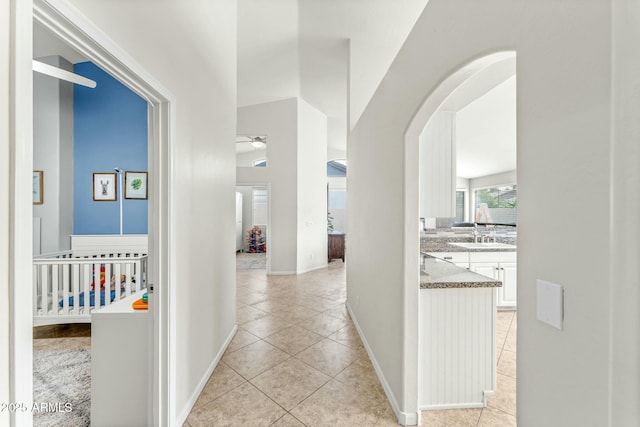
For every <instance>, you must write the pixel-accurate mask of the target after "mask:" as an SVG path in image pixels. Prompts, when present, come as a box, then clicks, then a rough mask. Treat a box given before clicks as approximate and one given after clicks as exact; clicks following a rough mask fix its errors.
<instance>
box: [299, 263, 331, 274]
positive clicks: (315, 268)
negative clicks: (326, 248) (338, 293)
mask: <svg viewBox="0 0 640 427" xmlns="http://www.w3.org/2000/svg"><path fill="white" fill-rule="evenodd" d="M328 266H329V264H323V265H318V266H316V267H311V268H305V269H302V270H298V272H297V273H296V274H304V273H309V272H310V271H316V270H321V269H323V268H327V267H328Z"/></svg>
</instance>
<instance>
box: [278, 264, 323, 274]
mask: <svg viewBox="0 0 640 427" xmlns="http://www.w3.org/2000/svg"><path fill="white" fill-rule="evenodd" d="M327 265H328V264H322V265H318V266H316V267H311V268H305V269H303V270H296V271H282V270H281V271H267V276H295V275H297V274H304V273H309V272H310V271H315V270H320V269H322V268H326V267H327Z"/></svg>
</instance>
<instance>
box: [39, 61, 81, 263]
mask: <svg viewBox="0 0 640 427" xmlns="http://www.w3.org/2000/svg"><path fill="white" fill-rule="evenodd" d="M39 60H40V61H42V62H45V63H47V64H50V65H53V66H56V67H59V68H63V69H65V70H69V71H73V65H72V64H71V63H70V62H69V61H67V60H66V59H64V58H62V57H60V56H53V57H46V58H39ZM33 168H34V169H38V170H42V171H43V180H44V184H43V188H44V203H43V204H41V205H33V216H34V217H39V218H41V220H42V223H41V240H40V247H41V252H42V253H48V252H57V251H61V250H65V249H70V247H71V243H70V240H69V239H70V238H69V236H70V235H71V234H72V233H73V85H72V84H71V83H68V82H65V81H62V80H58V79H54V78H51V77H49V76H45V75H43V74H39V73H34V76H33Z"/></svg>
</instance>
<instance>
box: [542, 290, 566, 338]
mask: <svg viewBox="0 0 640 427" xmlns="http://www.w3.org/2000/svg"><path fill="white" fill-rule="evenodd" d="M537 288H538V289H537V290H538V309H537V316H538V320H540V321H541V322H544V323H546V324H548V325H551V326H553V327H554V328H557V329H560V330H562V320H563V316H564V292H563V289H562V286H560V285H557V284H555V283H551V282H547V281H546V280H540V279H538V281H537Z"/></svg>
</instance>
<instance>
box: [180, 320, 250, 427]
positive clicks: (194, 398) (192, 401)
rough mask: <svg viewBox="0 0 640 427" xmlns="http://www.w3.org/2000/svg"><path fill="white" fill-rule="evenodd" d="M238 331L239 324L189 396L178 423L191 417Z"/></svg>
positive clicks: (234, 326) (181, 423) (182, 422)
mask: <svg viewBox="0 0 640 427" xmlns="http://www.w3.org/2000/svg"><path fill="white" fill-rule="evenodd" d="M236 332H238V325H233V329H232V330H231V333H230V334H229V335H228V336H227V339H226V340H225V341H224V344H223V345H222V348H221V349H220V351H219V352H218V354H216V357H215V358H214V359H213V361H212V362H211V364H210V365H209V367H208V368H207V370H206V371H205V373H204V374H203V375H202V378H201V379H200V382H199V383H198V385H197V386H196V389H195V390H194V391H193V393H192V394H191V397H189V399H188V400H187V403H186V404H185V406H184V408H183V409H182V412H180V416H179V417H178V419H177V420H176V425H179V426H181V425H183V424H184V423H185V421H187V417H189V414H190V413H191V410H192V409H193V405H195V404H196V401H197V400H198V398H199V397H200V393H202V390H204V387H205V386H206V385H207V382H208V381H209V377H211V375H212V374H213V371H214V370H215V369H216V366H218V363H220V360H221V359H222V356H223V355H224V352H225V351H227V348H228V347H229V344H231V340H233V337H234V336H235V335H236Z"/></svg>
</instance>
